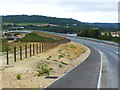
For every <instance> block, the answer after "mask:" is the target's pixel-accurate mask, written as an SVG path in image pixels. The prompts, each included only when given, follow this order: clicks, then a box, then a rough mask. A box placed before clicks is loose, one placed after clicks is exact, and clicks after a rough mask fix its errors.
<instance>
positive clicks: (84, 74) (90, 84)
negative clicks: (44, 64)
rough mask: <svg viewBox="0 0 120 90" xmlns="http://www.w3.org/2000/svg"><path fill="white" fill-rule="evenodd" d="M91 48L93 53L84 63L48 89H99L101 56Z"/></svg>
mask: <svg viewBox="0 0 120 90" xmlns="http://www.w3.org/2000/svg"><path fill="white" fill-rule="evenodd" d="M89 48H90V50H91V52H92V53H91V54H90V55H89V57H88V58H87V59H86V60H85V61H84V62H83V63H81V64H80V65H78V66H77V67H75V68H74V69H72V70H71V71H70V72H68V73H66V74H65V75H63V76H62V77H60V78H59V79H58V80H56V81H55V82H54V83H52V84H51V85H50V86H48V87H47V88H97V85H98V79H99V73H100V63H101V56H100V54H99V52H98V51H97V50H95V49H94V48H91V47H89ZM45 90H46V89H45Z"/></svg>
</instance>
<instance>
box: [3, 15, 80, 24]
mask: <svg viewBox="0 0 120 90" xmlns="http://www.w3.org/2000/svg"><path fill="white" fill-rule="evenodd" d="M3 23H47V24H58V25H66V24H69V25H71V24H78V25H79V24H81V22H79V21H77V20H74V19H71V18H56V17H47V16H40V15H30V16H28V15H8V16H3Z"/></svg>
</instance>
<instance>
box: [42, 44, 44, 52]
mask: <svg viewBox="0 0 120 90" xmlns="http://www.w3.org/2000/svg"><path fill="white" fill-rule="evenodd" d="M43 49H44V45H43V42H42V52H43V51H44V50H43Z"/></svg>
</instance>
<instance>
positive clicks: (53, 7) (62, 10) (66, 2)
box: [0, 0, 118, 23]
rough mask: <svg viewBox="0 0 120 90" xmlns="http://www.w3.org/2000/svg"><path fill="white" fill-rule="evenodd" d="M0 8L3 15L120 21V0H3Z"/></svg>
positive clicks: (102, 21) (83, 20)
mask: <svg viewBox="0 0 120 90" xmlns="http://www.w3.org/2000/svg"><path fill="white" fill-rule="evenodd" d="M6 6H7V7H6ZM8 7H9V8H8ZM0 8H2V9H1V10H0V13H1V15H22V14H25V15H43V16H49V17H57V18H72V19H76V20H78V21H81V22H90V23H94V22H101V23H118V0H106V1H104V0H97V1H96V0H87V1H84V0H57V1H56V0H49V1H48V0H44V1H43V0H34V1H33V0H17V1H16V0H8V1H6V0H1V3H0Z"/></svg>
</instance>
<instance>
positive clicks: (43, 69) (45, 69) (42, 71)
mask: <svg viewBox="0 0 120 90" xmlns="http://www.w3.org/2000/svg"><path fill="white" fill-rule="evenodd" d="M37 68H38V69H39V70H38V76H40V75H43V74H47V75H50V71H51V70H53V68H50V67H48V65H47V64H45V65H38V66H37Z"/></svg>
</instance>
